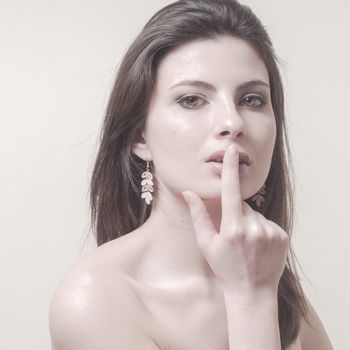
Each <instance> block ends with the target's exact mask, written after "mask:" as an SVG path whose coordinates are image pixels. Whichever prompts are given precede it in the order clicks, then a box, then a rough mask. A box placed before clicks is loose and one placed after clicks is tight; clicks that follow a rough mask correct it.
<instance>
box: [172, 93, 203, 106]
mask: <svg viewBox="0 0 350 350" xmlns="http://www.w3.org/2000/svg"><path fill="white" fill-rule="evenodd" d="M176 103H178V104H180V105H181V106H182V107H184V108H187V109H194V108H200V107H202V106H204V105H205V104H206V103H207V102H206V101H205V100H204V99H203V97H201V96H199V95H193V94H192V95H186V96H182V97H180V98H178V99H177V100H176Z"/></svg>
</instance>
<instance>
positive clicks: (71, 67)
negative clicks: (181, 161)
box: [0, 0, 350, 350]
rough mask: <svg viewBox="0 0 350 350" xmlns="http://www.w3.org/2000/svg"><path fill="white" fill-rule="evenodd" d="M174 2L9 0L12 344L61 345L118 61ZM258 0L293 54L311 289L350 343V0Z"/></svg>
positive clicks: (6, 316)
mask: <svg viewBox="0 0 350 350" xmlns="http://www.w3.org/2000/svg"><path fill="white" fill-rule="evenodd" d="M167 3H169V1H161V0H158V1H156V0H151V1H147V2H145V1H125V2H120V1H116V0H98V1H97V0H84V1H83V0H59V1H58V0H51V1H50V0H49V1H47V0H46V1H44V0H42V1H40V0H31V1H28V0H22V1H20V0H12V1H10V0H0V43H1V46H0V50H1V54H0V118H1V124H0V125H1V127H0V143H1V144H0V160H1V171H0V177H1V178H0V198H1V199H0V213H1V224H0V225H1V226H0V227H1V254H0V275H1V287H0V309H1V313H0V323H1V324H0V326H1V327H0V328H1V330H2V332H1V333H2V335H1V337H0V348H1V349H36V350H39V349H49V343H50V342H49V333H48V326H47V313H48V306H49V302H50V298H51V296H52V293H53V291H54V289H55V288H56V286H57V284H58V282H59V280H60V279H61V278H62V277H63V276H64V275H65V274H66V272H67V271H68V269H69V268H70V267H71V266H72V265H73V264H74V263H75V262H76V261H77V259H79V257H80V256H81V255H83V254H85V252H87V251H88V250H89V249H90V247H91V246H92V241H91V240H88V242H87V244H86V245H84V241H85V237H86V236H87V234H88V227H89V221H88V220H89V216H88V185H89V176H90V171H91V168H92V165H93V160H94V157H95V153H96V149H97V133H98V130H99V127H100V123H101V120H102V115H103V111H104V108H105V105H106V102H107V99H108V93H109V91H110V88H111V85H112V82H113V79H114V75H115V71H116V67H117V65H118V63H119V62H120V59H121V56H122V54H123V53H124V52H125V50H126V48H127V46H128V45H129V44H130V43H131V41H132V39H133V38H134V37H135V35H136V34H137V33H138V32H139V30H140V29H141V28H142V26H143V24H144V23H145V22H146V20H147V19H148V18H149V17H150V16H151V15H152V14H153V13H154V12H155V11H156V10H157V9H159V8H160V7H162V6H163V5H165V4H167ZM244 3H246V4H248V5H251V6H252V8H253V9H254V10H255V12H256V13H257V14H258V15H259V16H260V17H261V19H262V21H263V22H264V23H265V25H266V26H267V28H268V30H269V31H270V34H271V36H272V38H273V41H274V44H275V48H276V51H277V53H278V55H279V56H280V58H281V60H282V61H283V65H282V71H283V76H284V80H285V85H286V91H287V105H288V108H287V112H288V113H287V114H288V119H289V123H288V125H289V131H290V137H291V141H292V150H293V153H294V163H295V169H296V188H297V220H296V224H297V225H296V231H295V236H294V246H295V250H296V253H297V256H298V257H299V260H300V262H301V265H302V267H303V270H304V272H305V273H306V275H307V277H308V279H309V281H308V280H307V279H306V278H305V277H304V282H303V283H304V286H305V290H306V292H307V295H308V296H309V298H310V299H311V300H312V302H313V304H314V306H315V308H316V309H317V311H318V313H319V315H320V317H321V319H322V321H323V323H324V325H325V327H326V328H327V330H328V333H329V335H330V337H331V339H332V342H333V344H334V346H335V348H336V349H348V348H349V346H348V342H347V333H348V330H347V327H346V326H347V325H349V324H350V316H349V311H350V310H349V305H350V302H349V299H348V295H350V283H349V263H348V249H349V248H348V247H349V245H350V239H349V234H350V230H349V223H348V218H349V210H348V209H349V204H348V201H349V199H350V189H349V188H350V187H349V184H348V181H349V178H350V166H349V154H348V150H349V148H350V141H349V139H350V138H349V136H348V135H349V130H350V122H349V120H350V108H349V100H350V99H349V85H348V82H349V80H350V68H349V62H350V48H349V40H348V33H349V32H350V22H349V21H348V13H349V10H350V5H349V2H348V1H345V0H344V1H341V0H334V1H332V2H331V3H329V2H328V1H319V0H318V1H317V0H308V1H304V0H294V1H279V0H266V1H262V0H246V1H244Z"/></svg>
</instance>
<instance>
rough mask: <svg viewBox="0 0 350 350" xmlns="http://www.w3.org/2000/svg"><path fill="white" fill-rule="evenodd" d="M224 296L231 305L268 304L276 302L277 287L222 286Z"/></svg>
mask: <svg viewBox="0 0 350 350" xmlns="http://www.w3.org/2000/svg"><path fill="white" fill-rule="evenodd" d="M223 293H224V298H225V301H226V302H229V303H230V304H231V305H232V304H236V305H237V306H238V305H241V306H256V305H259V304H264V305H266V306H267V305H269V304H273V305H274V304H275V303H277V301H278V300H277V295H278V288H273V287H264V288H252V289H251V288H249V289H237V288H235V289H234V288H228V287H224V288H223Z"/></svg>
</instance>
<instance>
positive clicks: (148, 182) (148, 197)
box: [141, 161, 153, 205]
mask: <svg viewBox="0 0 350 350" xmlns="http://www.w3.org/2000/svg"><path fill="white" fill-rule="evenodd" d="M141 177H142V178H143V180H142V181H141V186H142V195H141V198H144V199H145V202H146V203H147V205H150V203H151V201H152V200H153V196H152V192H153V181H152V180H153V175H152V173H151V172H150V171H149V162H148V161H147V169H146V171H144V172H143V173H142V175H141Z"/></svg>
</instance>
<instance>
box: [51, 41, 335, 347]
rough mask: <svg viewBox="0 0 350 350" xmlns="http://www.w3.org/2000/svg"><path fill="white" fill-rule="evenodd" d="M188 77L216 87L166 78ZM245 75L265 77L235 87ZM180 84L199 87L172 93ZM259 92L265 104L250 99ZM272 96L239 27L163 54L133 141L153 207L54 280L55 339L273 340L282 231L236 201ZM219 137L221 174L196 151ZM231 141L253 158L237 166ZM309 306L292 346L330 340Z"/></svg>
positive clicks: (263, 171) (261, 141) (265, 161)
mask: <svg viewBox="0 0 350 350" xmlns="http://www.w3.org/2000/svg"><path fill="white" fill-rule="evenodd" d="M217 57H220V61H218V60H217ZM188 80H191V81H205V82H207V83H210V84H211V86H212V87H214V88H215V89H213V88H210V89H208V88H207V87H203V85H201V86H195V87H194V86H188V85H182V86H178V87H176V88H173V86H174V85H176V84H178V83H181V82H183V81H188ZM251 81H260V82H264V83H266V84H265V85H261V84H260V85H259V86H251V87H249V88H244V89H242V86H243V85H244V84H245V83H247V82H251ZM187 95H196V96H200V97H197V98H193V97H192V98H191V99H190V100H188V101H186V104H184V103H183V104H181V105H179V104H178V103H176V102H175V101H176V100H178V97H179V96H187ZM247 96H248V97H249V96H250V98H249V99H245V98H246V97H247ZM252 96H255V97H252ZM259 96H264V97H265V98H266V99H267V101H268V102H267V104H266V105H264V107H263V108H259V109H252V107H251V102H254V104H255V103H257V104H258V105H259V99H258V97H259ZM268 97H269V87H268V74H267V71H266V68H265V66H264V64H263V63H262V61H261V60H260V58H259V57H258V56H257V55H256V53H255V51H254V50H253V49H252V48H251V47H249V45H247V44H246V43H245V42H243V41H240V40H238V39H235V38H220V39H218V40H215V41H214V40H203V41H198V42H193V43H189V44H186V45H183V46H181V47H179V48H178V49H176V50H175V51H174V52H172V53H170V54H169V55H168V56H167V57H166V59H165V60H164V61H163V63H162V64H161V66H160V67H159V71H158V78H157V84H156V87H155V90H154V92H153V96H152V101H151V104H150V109H149V115H148V116H147V127H146V129H145V130H144V133H143V138H144V140H143V141H140V142H139V143H137V144H135V145H134V148H133V150H134V152H135V153H136V154H137V155H138V156H139V157H140V158H142V159H144V160H149V161H153V163H154V165H155V168H156V171H157V177H158V181H159V189H158V196H157V198H155V202H154V203H153V209H152V214H151V217H150V218H149V219H148V220H147V222H146V223H145V224H144V225H142V226H141V227H140V228H138V229H136V230H135V231H133V232H131V233H129V234H127V235H125V236H123V237H121V238H118V239H116V240H113V241H110V242H108V243H106V244H104V245H102V246H101V247H99V248H97V249H95V250H94V251H93V252H92V253H90V254H89V255H87V256H86V257H85V258H83V259H82V260H81V261H80V262H79V263H78V264H77V265H76V266H75V267H74V268H73V269H72V270H71V271H70V273H69V274H68V275H67V276H66V277H65V279H64V280H63V281H62V283H61V284H60V286H59V288H58V289H57V291H56V293H55V296H54V298H53V300H52V303H51V308H50V331H51V339H52V349H53V350H70V349H71V350H92V349H101V350H112V349H113V350H115V349H130V350H136V349H137V350H146V349H148V350H151V349H153V350H154V349H162V350H166V349H169V350H170V349H171V350H190V349H191V350H192V349H201V350H213V349H215V350H216V349H217V350H219V349H222V350H227V349H230V350H231V349H235V350H240V349H245V350H246V349H254V350H257V349H264V350H266V349H271V350H273V349H280V344H279V328H278V320H277V285H278V281H279V279H280V276H281V274H282V271H283V268H284V265H285V261H286V254H287V250H288V244H289V238H288V235H287V233H286V232H284V231H283V229H282V228H280V227H279V226H278V225H276V224H275V223H273V222H271V221H269V220H267V219H266V218H265V217H263V216H262V215H261V214H259V213H258V212H257V211H255V210H253V209H252V208H251V207H250V206H249V205H248V204H247V203H246V202H245V201H244V200H245V199H247V198H249V197H250V196H252V195H253V194H254V193H256V192H257V191H258V189H259V188H260V187H261V185H262V184H263V183H264V181H265V179H266V176H267V174H268V171H269V167H270V161H271V156H272V151H273V147H274V140H275V131H276V130H275V123H274V115H273V110H272V106H271V104H270V103H269V98H268ZM190 101H191V107H195V108H190V109H189V108H188V105H187V103H189V102H190ZM198 102H200V104H199V105H198V104H197V103H198ZM184 106H185V107H186V108H184ZM229 145H232V146H233V153H232V154H230V153H229ZM221 148H224V149H225V150H226V153H225V157H224V162H223V169H222V175H221V177H220V176H217V175H216V174H214V173H213V172H212V170H211V168H210V167H209V166H208V164H207V163H205V161H204V160H205V158H206V157H207V156H208V155H209V154H210V153H212V151H215V150H217V149H221ZM237 149H240V150H242V149H243V150H244V151H245V152H247V153H249V156H250V158H251V162H252V164H251V166H250V169H249V171H246V172H245V173H244V174H240V173H239V166H238V158H237ZM182 193H184V194H187V195H188V202H186V201H185V199H184V197H183V196H182ZM310 312H311V313H310V319H311V323H312V324H313V326H314V328H313V329H312V328H310V327H309V326H308V325H307V324H306V323H305V322H303V323H302V327H301V331H300V334H299V336H298V338H297V340H296V342H295V343H294V344H293V345H292V346H291V347H290V348H289V349H288V350H300V349H302V350H331V349H332V346H331V344H330V341H329V339H328V337H327V333H326V331H325V330H324V328H323V326H322V323H321V321H320V320H319V318H318V316H317V314H316V312H315V311H314V309H313V308H312V307H310Z"/></svg>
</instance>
